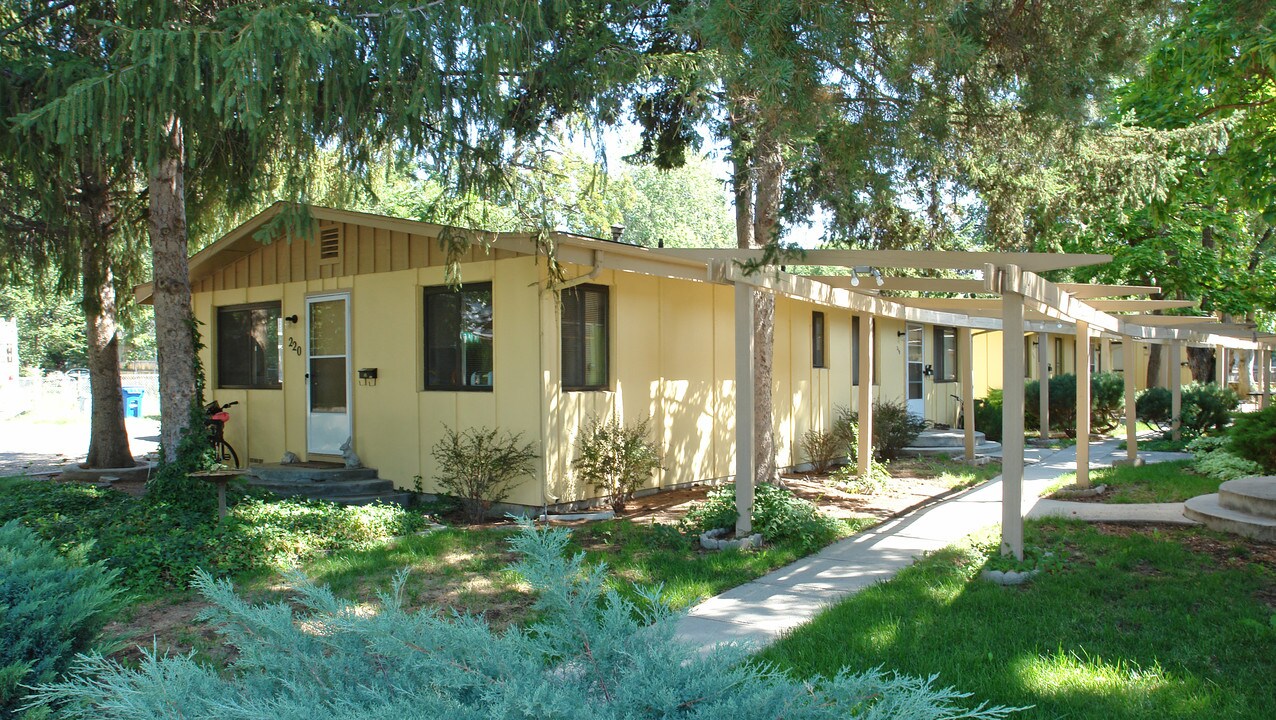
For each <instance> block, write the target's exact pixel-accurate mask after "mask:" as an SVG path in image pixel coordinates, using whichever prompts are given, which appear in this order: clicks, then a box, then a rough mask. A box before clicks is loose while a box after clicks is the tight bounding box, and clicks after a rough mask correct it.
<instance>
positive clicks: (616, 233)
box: [611, 225, 625, 242]
mask: <svg viewBox="0 0 1276 720" xmlns="http://www.w3.org/2000/svg"><path fill="white" fill-rule="evenodd" d="M624 234H625V226H624V225H612V226H611V241H612V242H620V236H621V235H624Z"/></svg>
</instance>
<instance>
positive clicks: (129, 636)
mask: <svg viewBox="0 0 1276 720" xmlns="http://www.w3.org/2000/svg"><path fill="white" fill-rule="evenodd" d="M208 607H209V603H207V602H204V601H203V600H184V601H178V602H167V601H160V602H154V603H148V604H146V605H139V606H136V607H134V608H132V609H131V614H130V616H129V617H128V618H127V619H126V620H117V621H115V622H112V623H110V624H109V625H107V626H106V629H105V630H104V631H103V634H104V635H105V636H106V637H108V638H118V639H119V640H120V642H121V643H122V644H123V648H122V649H121V650H119V651H118V652H116V653H115V654H113V655H112V656H111V657H113V658H115V659H116V660H119V661H120V662H123V663H126V664H130V665H131V664H134V663H136V662H138V661H139V660H140V659H141V657H142V650H144V649H145V650H148V651H149V650H151V649H153V648H154V649H158V651H159V652H160V654H161V655H163V654H164V653H168V654H170V655H185V654H187V653H190V652H195V653H196V655H197V657H199V658H200V659H201V660H207V661H209V662H211V663H212V664H213V665H215V666H217V667H225V666H226V665H227V664H229V663H230V662H231V661H232V660H234V657H235V650H234V648H231V647H229V646H227V645H225V644H224V643H222V642H221V638H220V637H219V636H218V635H217V633H215V632H213V629H212V627H211V626H209V625H208V624H207V623H202V622H196V621H195V618H196V616H198V615H199V614H200V613H201V612H203V611H204V610H206V609H207V608H208Z"/></svg>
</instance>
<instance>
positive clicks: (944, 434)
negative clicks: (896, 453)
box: [910, 430, 987, 448]
mask: <svg viewBox="0 0 1276 720" xmlns="http://www.w3.org/2000/svg"><path fill="white" fill-rule="evenodd" d="M985 442H987V438H985V437H984V434H983V433H981V432H979V431H978V430H976V431H975V444H976V445H982V444H984V443H985ZM965 443H966V431H965V430H923V431H922V433H921V434H920V435H918V436H917V439H916V440H914V441H913V442H912V445H911V446H910V447H914V448H928V447H963V446H964V445H965Z"/></svg>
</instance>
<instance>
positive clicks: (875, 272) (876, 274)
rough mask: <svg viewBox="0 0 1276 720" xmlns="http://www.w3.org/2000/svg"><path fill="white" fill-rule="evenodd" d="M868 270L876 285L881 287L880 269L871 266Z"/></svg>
mask: <svg viewBox="0 0 1276 720" xmlns="http://www.w3.org/2000/svg"><path fill="white" fill-rule="evenodd" d="M869 272H870V273H871V274H872V275H873V279H874V280H876V281H877V287H881V286H882V282H883V280H882V271H881V270H878V269H877V268H872V269H870V270H869Z"/></svg>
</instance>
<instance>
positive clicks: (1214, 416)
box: [1134, 382, 1241, 438]
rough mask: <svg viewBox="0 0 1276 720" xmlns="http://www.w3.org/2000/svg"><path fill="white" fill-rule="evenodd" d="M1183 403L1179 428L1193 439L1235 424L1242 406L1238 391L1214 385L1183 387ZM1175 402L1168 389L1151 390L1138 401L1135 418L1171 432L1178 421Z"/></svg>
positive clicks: (1136, 401) (1181, 397) (1136, 402)
mask: <svg viewBox="0 0 1276 720" xmlns="http://www.w3.org/2000/svg"><path fill="white" fill-rule="evenodd" d="M1179 400H1180V403H1181V407H1180V409H1179V414H1180V423H1179V427H1180V430H1181V432H1182V433H1183V435H1185V436H1186V437H1189V438H1193V437H1197V436H1199V435H1201V434H1203V433H1207V432H1212V431H1216V430H1222V429H1223V428H1225V427H1227V426H1228V424H1229V423H1231V421H1232V411H1234V410H1236V408H1238V407H1240V405H1241V400H1240V397H1239V396H1238V395H1237V394H1236V391H1234V390H1232V389H1231V388H1226V387H1224V388H1220V387H1219V386H1218V385H1215V384H1213V383H1198V382H1192V383H1189V384H1187V385H1185V386H1183V390H1182V392H1181V395H1180V398H1179ZM1173 402H1174V400H1173V395H1172V394H1171V392H1170V390H1169V389H1168V388H1163V387H1153V388H1148V389H1146V390H1143V391H1142V392H1140V393H1139V395H1138V397H1137V398H1136V399H1135V403H1134V414H1135V415H1136V416H1137V417H1138V418H1139V420H1141V421H1143V422H1145V423H1148V424H1150V425H1155V426H1156V427H1157V428H1159V429H1160V430H1161V431H1162V432H1167V431H1169V430H1170V428H1171V427H1172V425H1173V421H1174V418H1173V415H1172V413H1173Z"/></svg>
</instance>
